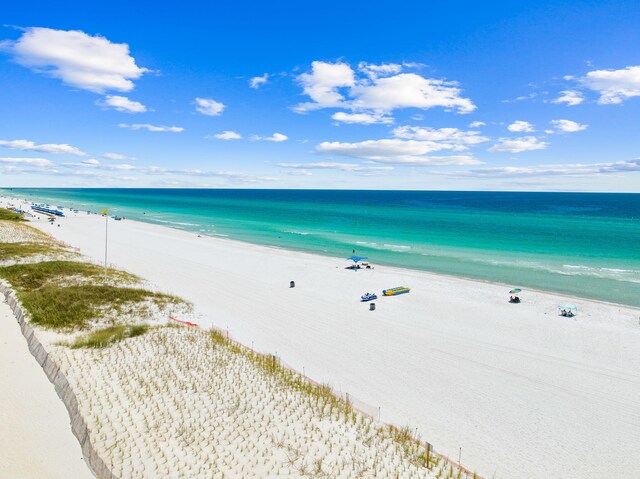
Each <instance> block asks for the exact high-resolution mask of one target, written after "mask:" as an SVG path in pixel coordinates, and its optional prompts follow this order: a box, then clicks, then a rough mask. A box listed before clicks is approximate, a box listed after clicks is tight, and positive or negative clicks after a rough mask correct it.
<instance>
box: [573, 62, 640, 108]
mask: <svg viewBox="0 0 640 479" xmlns="http://www.w3.org/2000/svg"><path fill="white" fill-rule="evenodd" d="M581 82H582V84H583V85H584V86H586V87H587V88H590V89H591V90H594V91H597V92H598V93H600V98H599V100H598V103H600V104H603V105H607V104H608V105H611V104H619V103H622V102H623V101H624V100H626V99H628V98H631V97H635V96H640V65H639V66H631V67H627V68H623V69H620V70H595V71H592V72H589V73H587V75H586V76H585V77H583V78H582V79H581Z"/></svg>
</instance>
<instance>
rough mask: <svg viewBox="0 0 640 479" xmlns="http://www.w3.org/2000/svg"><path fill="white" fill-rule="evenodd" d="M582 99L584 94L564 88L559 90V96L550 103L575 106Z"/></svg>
mask: <svg viewBox="0 0 640 479" xmlns="http://www.w3.org/2000/svg"><path fill="white" fill-rule="evenodd" d="M583 101H584V95H583V94H582V92H580V91H576V90H564V91H561V92H560V96H559V97H558V98H556V99H555V100H551V103H566V104H567V106H576V105H579V104H580V103H582V102H583Z"/></svg>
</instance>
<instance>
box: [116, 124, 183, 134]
mask: <svg viewBox="0 0 640 479" xmlns="http://www.w3.org/2000/svg"><path fill="white" fill-rule="evenodd" d="M118 126H119V127H120V128H128V129H129V130H147V131H168V132H171V133H180V132H181V131H184V128H182V127H180V126H157V125H149V124H148V123H134V124H133V125H129V124H128V123H120V124H119V125H118Z"/></svg>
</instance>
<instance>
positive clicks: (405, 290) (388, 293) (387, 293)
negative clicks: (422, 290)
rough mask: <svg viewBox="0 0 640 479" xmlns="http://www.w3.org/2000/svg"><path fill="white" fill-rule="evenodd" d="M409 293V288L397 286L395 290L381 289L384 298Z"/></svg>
mask: <svg viewBox="0 0 640 479" xmlns="http://www.w3.org/2000/svg"><path fill="white" fill-rule="evenodd" d="M409 291H411V288H407V287H406V286H398V287H397V288H390V289H383V290H382V294H383V295H385V296H397V295H399V294H404V293H408V292H409Z"/></svg>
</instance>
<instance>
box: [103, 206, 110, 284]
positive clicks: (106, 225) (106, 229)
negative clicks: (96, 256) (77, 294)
mask: <svg viewBox="0 0 640 479" xmlns="http://www.w3.org/2000/svg"><path fill="white" fill-rule="evenodd" d="M104 212H105V215H104V282H105V283H106V282H107V240H108V238H109V215H108V212H107V210H104Z"/></svg>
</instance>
